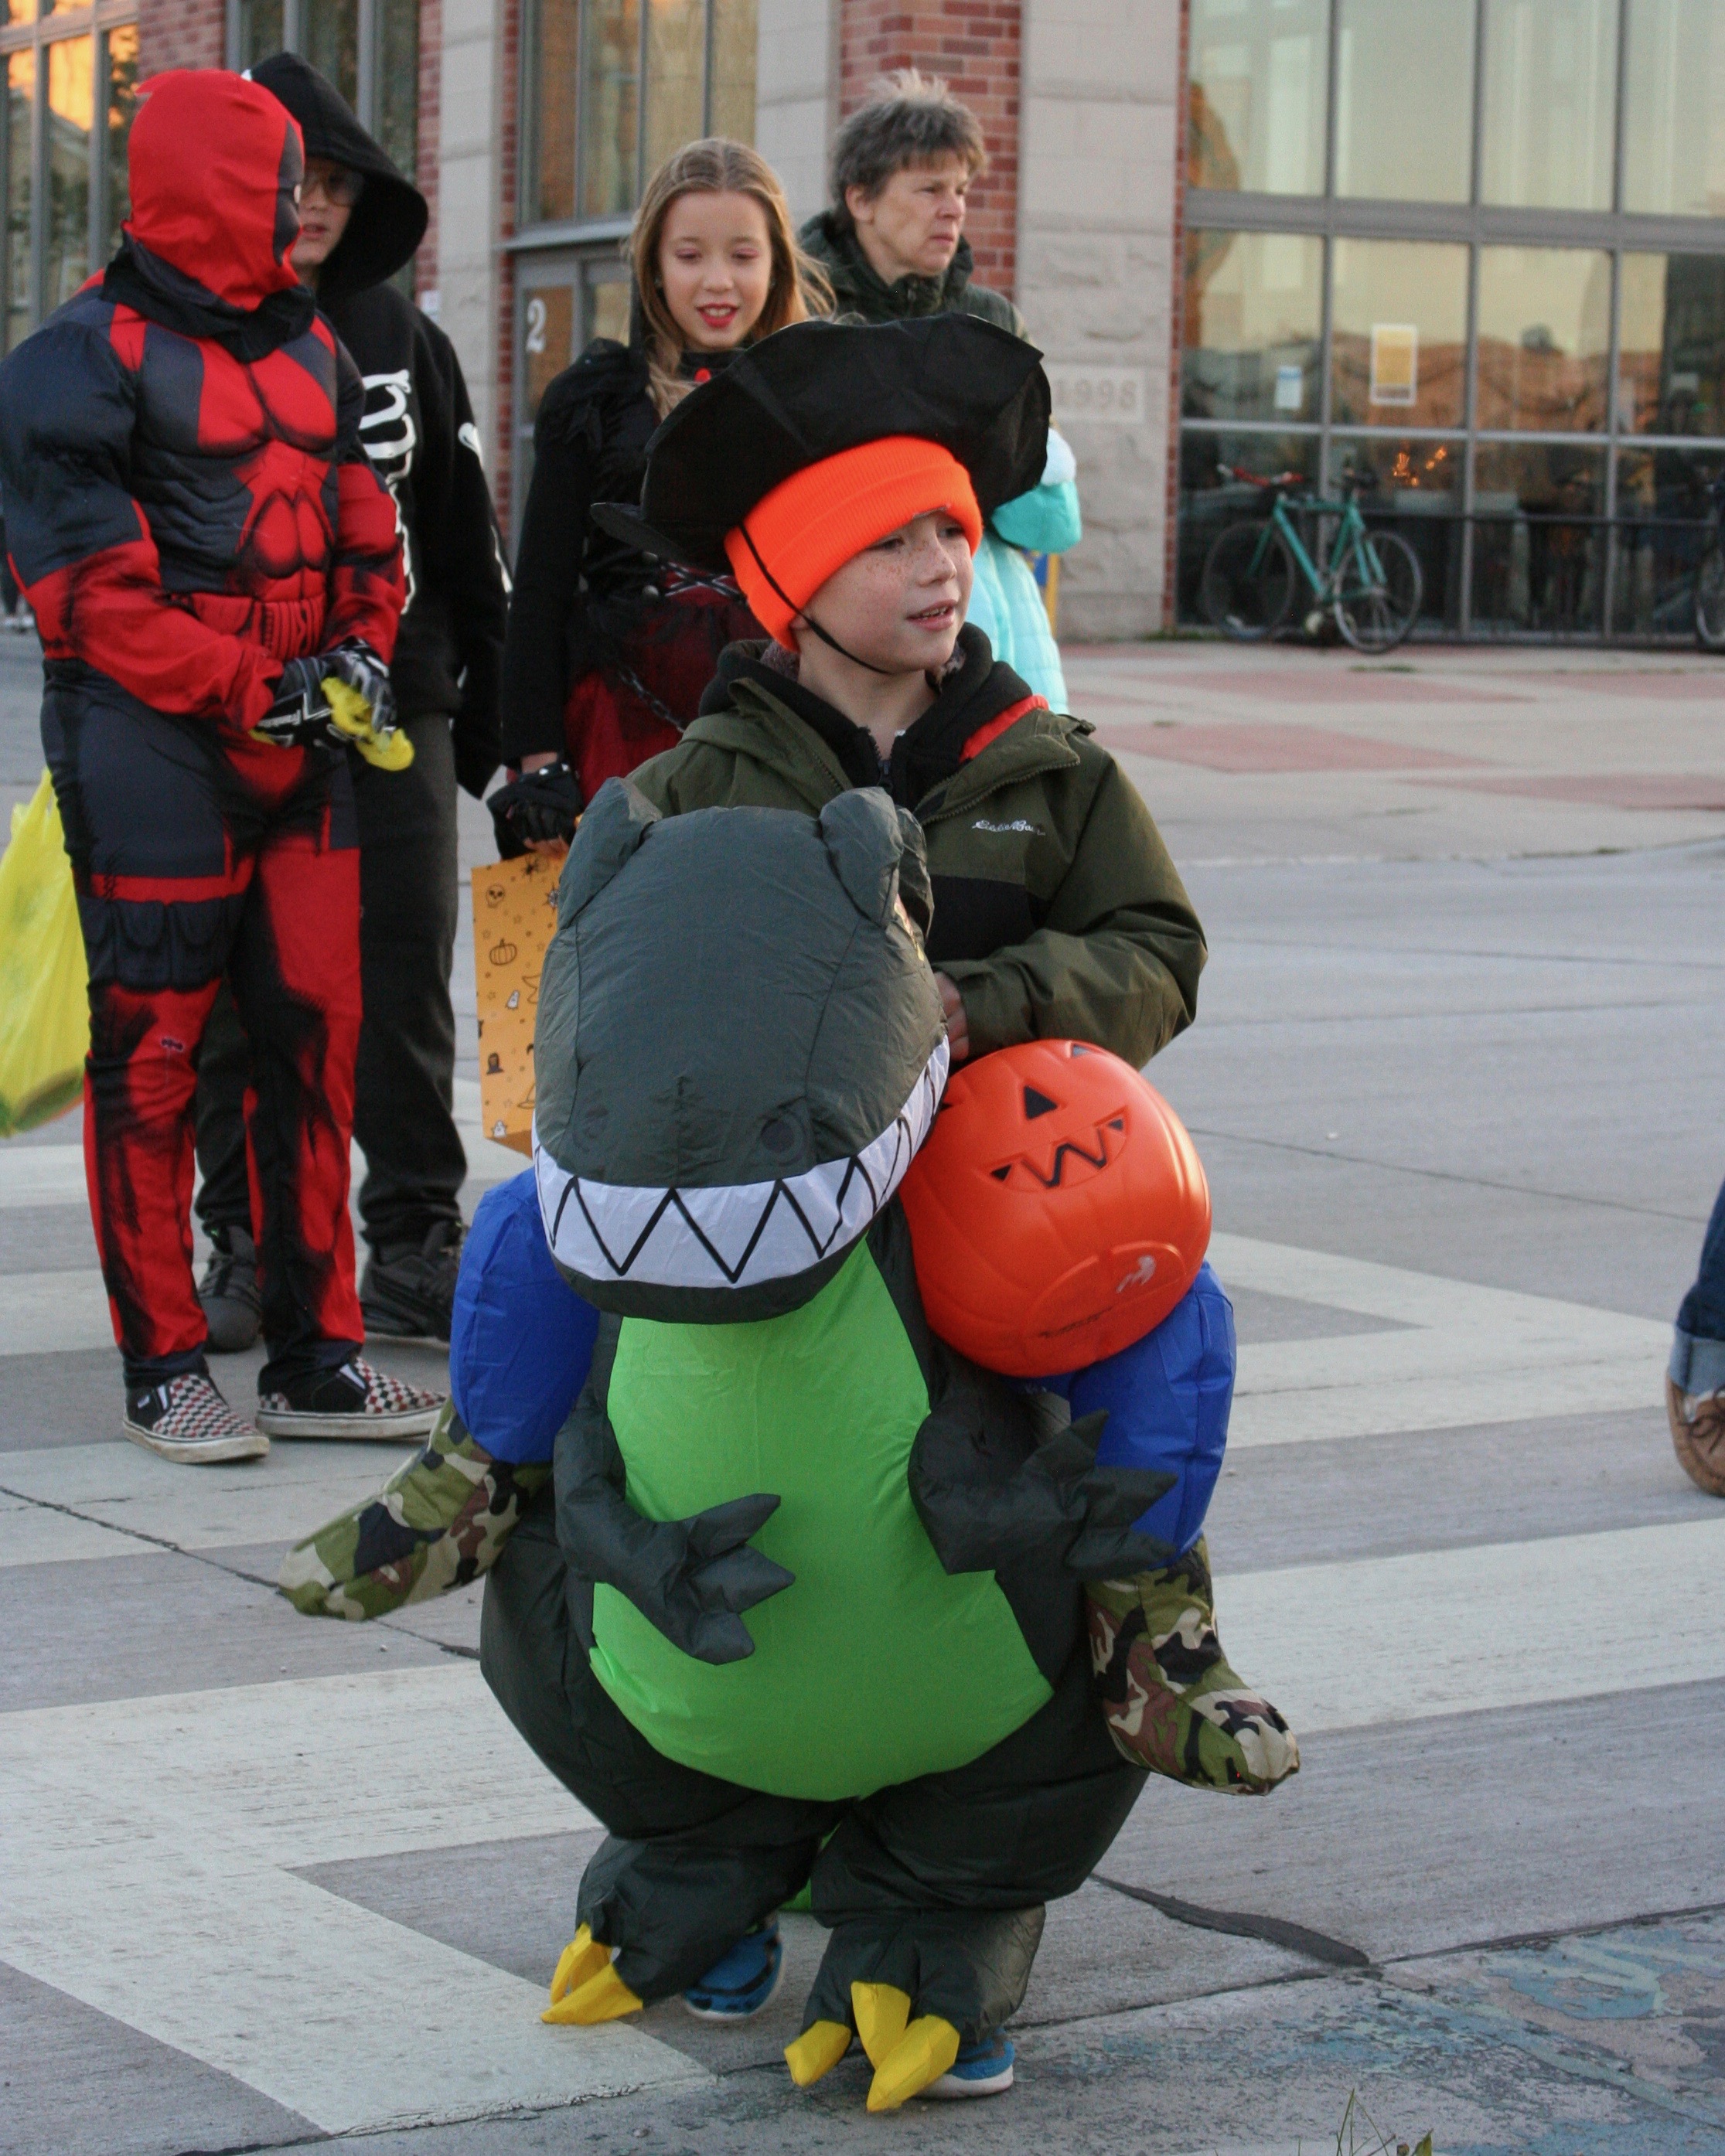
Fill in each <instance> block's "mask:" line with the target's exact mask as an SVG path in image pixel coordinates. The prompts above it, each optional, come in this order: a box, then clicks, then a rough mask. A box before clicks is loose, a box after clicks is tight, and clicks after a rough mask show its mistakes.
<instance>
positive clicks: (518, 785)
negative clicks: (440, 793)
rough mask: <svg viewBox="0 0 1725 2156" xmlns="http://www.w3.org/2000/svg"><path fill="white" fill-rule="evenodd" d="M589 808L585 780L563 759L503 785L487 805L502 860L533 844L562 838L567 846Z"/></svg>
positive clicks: (507, 859)
mask: <svg viewBox="0 0 1725 2156" xmlns="http://www.w3.org/2000/svg"><path fill="white" fill-rule="evenodd" d="M586 805H587V804H586V800H585V797H584V796H583V793H582V791H581V781H580V780H579V779H578V778H577V777H576V776H575V774H574V773H573V772H572V771H571V770H570V768H569V767H568V765H567V763H564V762H562V761H561V759H560V760H559V761H558V762H556V763H547V764H546V765H545V766H544V767H542V769H540V770H538V771H529V772H524V773H522V775H521V777H520V778H514V779H511V781H510V783H509V784H508V785H507V786H500V787H499V788H497V791H496V792H495V793H494V794H493V795H492V796H491V798H490V800H489V801H487V802H486V803H485V806H486V808H489V809H490V812H491V823H492V825H493V827H494V829H495V831H496V834H497V851H498V854H499V855H500V857H501V859H502V860H506V861H512V860H514V859H515V857H516V855H517V854H524V853H526V850H527V846H528V844H529V842H530V841H532V842H535V843H538V842H542V841H546V840H550V839H562V842H563V844H565V845H567V844H568V843H569V841H570V839H572V838H573V837H574V835H575V819H576V818H577V817H578V815H579V814H581V812H582V810H583V808H584V807H585V806H586Z"/></svg>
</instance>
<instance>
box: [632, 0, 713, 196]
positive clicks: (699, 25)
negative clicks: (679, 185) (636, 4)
mask: <svg viewBox="0 0 1725 2156" xmlns="http://www.w3.org/2000/svg"><path fill="white" fill-rule="evenodd" d="M705 105H706V0H648V8H647V162H646V171H647V172H657V170H658V169H659V167H660V165H662V164H663V163H664V162H665V159H666V158H667V157H670V153H671V151H673V150H676V149H680V147H681V146H682V145H683V144H684V143H685V142H694V141H699V140H700V138H701V134H702V133H703V128H702V126H701V116H702V113H703V111H704V110H705Z"/></svg>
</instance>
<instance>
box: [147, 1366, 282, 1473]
mask: <svg viewBox="0 0 1725 2156" xmlns="http://www.w3.org/2000/svg"><path fill="white" fill-rule="evenodd" d="M122 1426H123V1428H124V1429H125V1431H126V1435H127V1436H128V1437H129V1438H130V1439H131V1441H132V1443H133V1444H134V1445H148V1447H149V1448H150V1450H151V1452H159V1453H160V1454H161V1455H162V1458H163V1459H164V1460H183V1461H185V1462H186V1463H187V1465H188V1466H193V1467H208V1466H213V1465H215V1464H216V1463H218V1461H221V1460H261V1459H263V1458H264V1455H265V1454H266V1453H267V1452H268V1451H269V1450H270V1440H269V1439H268V1438H267V1437H265V1436H264V1433H263V1431H262V1430H255V1429H254V1428H253V1426H252V1424H250V1423H249V1422H246V1421H244V1420H243V1419H241V1418H240V1417H239V1415H237V1414H235V1413H234V1410H233V1409H232V1408H230V1407H229V1406H228V1403H227V1402H226V1400H224V1399H223V1398H222V1395H221V1394H219V1393H218V1391H217V1390H216V1389H215V1386H214V1385H213V1383H211V1381H210V1379H209V1378H208V1377H207V1376H206V1375H205V1374H204V1373H203V1371H202V1370H190V1371H187V1373H186V1374H185V1375H184V1376H183V1377H179V1378H166V1379H164V1380H163V1382H162V1383H161V1384H159V1385H130V1386H128V1387H127V1388H126V1420H125V1423H124V1424H123V1425H122Z"/></svg>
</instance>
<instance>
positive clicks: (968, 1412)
mask: <svg viewBox="0 0 1725 2156" xmlns="http://www.w3.org/2000/svg"><path fill="white" fill-rule="evenodd" d="M1107 1419H1108V1418H1107V1416H1106V1414H1089V1415H1085V1416H1083V1417H1081V1419H1080V1420H1078V1421H1077V1422H1075V1423H1074V1424H1071V1426H1070V1428H1069V1429H1066V1430H1062V1431H1061V1432H1060V1435H1059V1436H1057V1437H1054V1438H1050V1440H1049V1441H1048V1443H1047V1444H1046V1445H1038V1446H1037V1448H1036V1450H1034V1452H1033V1453H1031V1454H1030V1455H1029V1458H1028V1459H1025V1460H1022V1461H1020V1462H1019V1463H1018V1464H1017V1465H1015V1466H1014V1464H1013V1463H1012V1462H1011V1461H1010V1460H1009V1458H1007V1457H1006V1456H1005V1455H1003V1454H1002V1453H1001V1452H1000V1451H999V1450H997V1449H995V1448H993V1447H992V1446H991V1445H989V1443H988V1438H987V1435H986V1434H985V1432H984V1430H983V1425H982V1415H981V1410H980V1407H979V1404H978V1401H977V1399H975V1398H974V1396H973V1395H969V1394H959V1395H957V1396H956V1397H954V1398H952V1399H949V1400H948V1401H947V1402H944V1403H942V1406H941V1407H939V1408H937V1409H936V1410H935V1412H934V1413H933V1414H931V1415H930V1416H929V1418H928V1419H927V1422H925V1423H924V1424H923V1425H922V1429H921V1430H918V1432H917V1433H916V1444H915V1445H914V1446H913V1447H912V1448H911V1497H912V1499H913V1500H914V1501H915V1503H916V1512H917V1515H918V1517H920V1518H921V1520H922V1525H923V1528H924V1530H925V1532H927V1536H928V1539H929V1541H930V1542H931V1543H933V1545H934V1549H935V1554H936V1556H937V1557H938V1558H939V1559H940V1561H941V1563H942V1565H943V1566H944V1567H945V1568H946V1569H947V1571H948V1572H991V1571H993V1570H994V1569H995V1568H997V1567H999V1566H1000V1565H1003V1564H1009V1563H1012V1562H1013V1561H1014V1559H1016V1558H1036V1557H1043V1558H1048V1559H1051V1560H1052V1561H1053V1562H1054V1563H1057V1564H1060V1565H1061V1566H1063V1567H1064V1568H1065V1570H1066V1571H1067V1572H1069V1573H1072V1574H1073V1576H1074V1577H1075V1578H1078V1579H1119V1578H1124V1577H1126V1576H1127V1575H1128V1574H1130V1573H1135V1572H1153V1571H1155V1570H1156V1569H1157V1568H1158V1567H1159V1566H1161V1565H1164V1564H1167V1563H1168V1562H1169V1561H1170V1560H1171V1558H1173V1554H1174V1553H1173V1549H1172V1548H1170V1547H1169V1545H1168V1543H1164V1542H1162V1541H1160V1540H1158V1538H1157V1537H1154V1536H1151V1535H1140V1534H1135V1533H1134V1532H1132V1522H1133V1521H1134V1520H1136V1519H1137V1517H1139V1515H1140V1514H1141V1513H1143V1512H1147V1511H1148V1510H1149V1509H1150V1507H1151V1506H1152V1505H1153V1504H1154V1503H1155V1502H1156V1500H1157V1499H1158V1497H1160V1496H1162V1495H1163V1492H1164V1491H1168V1490H1171V1489H1172V1488H1173V1485H1174V1479H1175V1478H1174V1477H1173V1476H1172V1475H1166V1474H1163V1473H1160V1472H1157V1471H1151V1470H1148V1469H1144V1468H1134V1467H1098V1466H1097V1465H1096V1445H1097V1443H1098V1442H1099V1440H1101V1435H1102V1426H1103V1424H1105V1423H1106V1421H1107Z"/></svg>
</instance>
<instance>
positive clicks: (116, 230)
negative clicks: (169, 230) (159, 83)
mask: <svg viewBox="0 0 1725 2156" xmlns="http://www.w3.org/2000/svg"><path fill="white" fill-rule="evenodd" d="M107 48H108V67H107V75H108V147H107V154H106V157H105V162H104V164H103V167H102V169H103V172H104V175H105V184H106V188H107V200H106V202H105V203H104V204H103V209H102V231H101V241H102V245H101V254H102V257H103V259H106V258H107V257H108V256H109V255H110V254H112V252H113V250H114V249H115V247H116V244H118V241H119V239H120V228H121V225H123V224H124V223H125V222H126V218H128V217H130V216H131V185H130V182H129V178H128V175H127V172H126V146H127V145H128V144H129V143H130V141H131V123H132V121H133V120H134V119H135V118H136V115H137V109H138V26H137V24H136V23H126V24H125V25H124V26H123V28H120V29H117V30H110V31H109V33H108V36H107Z"/></svg>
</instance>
